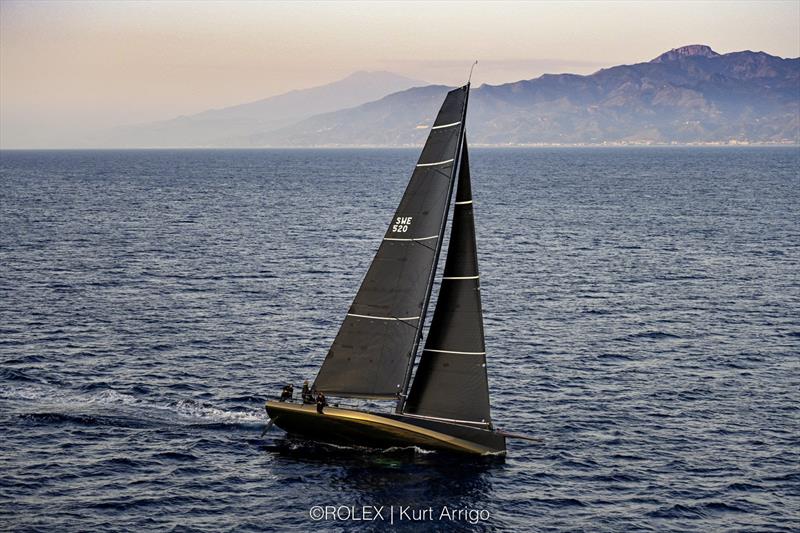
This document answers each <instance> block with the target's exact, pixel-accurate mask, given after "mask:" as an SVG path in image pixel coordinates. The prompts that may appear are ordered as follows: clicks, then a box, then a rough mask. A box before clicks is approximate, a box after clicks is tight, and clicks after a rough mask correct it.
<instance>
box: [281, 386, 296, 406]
mask: <svg viewBox="0 0 800 533" xmlns="http://www.w3.org/2000/svg"><path fill="white" fill-rule="evenodd" d="M293 395H294V387H293V386H292V384H291V383H290V384H288V385H286V386H285V387H284V388H283V392H282V393H281V401H282V402H285V401H286V400H291V399H292V396H293Z"/></svg>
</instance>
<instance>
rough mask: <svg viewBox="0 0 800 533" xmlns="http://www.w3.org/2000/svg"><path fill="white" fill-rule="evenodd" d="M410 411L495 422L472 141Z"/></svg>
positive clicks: (407, 410) (464, 156)
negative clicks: (471, 164) (474, 204)
mask: <svg viewBox="0 0 800 533" xmlns="http://www.w3.org/2000/svg"><path fill="white" fill-rule="evenodd" d="M404 413H407V414H413V415H422V416H428V417H434V418H442V419H448V420H458V421H462V422H474V423H480V424H485V425H487V426H491V418H490V414H489V384H488V380H487V378H486V345H485V343H484V335H483V312H482V309H481V293H480V277H479V274H478V253H477V246H476V244H475V220H474V215H473V209H472V187H471V184H470V173H469V157H468V154H467V144H466V140H465V141H464V145H463V149H462V155H461V165H460V168H459V176H458V191H457V192H456V202H455V208H454V212H453V227H452V229H451V233H450V245H449V247H448V250H447V260H446V262H445V267H444V275H443V276H442V285H441V288H440V289H439V299H438V301H437V302H436V310H435V311H434V313H433V320H432V321H431V325H430V328H429V331H428V337H427V339H426V341H425V348H424V350H423V352H422V356H421V358H420V363H419V367H418V368H417V372H416V374H415V376H414V383H413V384H412V386H411V392H410V394H409V397H408V401H407V402H406V405H405V408H404Z"/></svg>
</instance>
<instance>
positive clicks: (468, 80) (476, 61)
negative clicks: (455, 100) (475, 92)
mask: <svg viewBox="0 0 800 533" xmlns="http://www.w3.org/2000/svg"><path fill="white" fill-rule="evenodd" d="M477 64H478V60H477V59H476V60H475V62H474V63H473V64H472V66H471V67H469V78H467V84H469V83H470V82H471V81H472V69H474V68H475V65H477Z"/></svg>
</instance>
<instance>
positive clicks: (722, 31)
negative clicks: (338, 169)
mask: <svg viewBox="0 0 800 533" xmlns="http://www.w3.org/2000/svg"><path fill="white" fill-rule="evenodd" d="M695 43H703V44H708V45H710V46H711V47H712V48H714V49H715V50H716V51H717V52H720V53H726V52H732V51H738V50H746V49H750V50H763V51H765V52H768V53H770V54H774V55H779V56H782V57H797V56H799V55H800V0H788V1H757V2H749V1H735V2H729V1H716V2H695V1H688V2H677V1H669V2H666V1H665V2H652V1H651V2H645V1H641V2H632V1H631V2H622V1H620V2H601V1H593V2H530V3H521V2H509V3H504V2H489V3H483V2H442V3H434V2H430V1H426V2H421V3H412V2H402V3H396V2H385V3H379V2H373V3H357V2H325V3H317V2H308V3H296V2H293V3H282V2H265V3H257V2H219V3H217V2H208V1H207V2H199V1H198V2H123V1H111V2H65V1H64V2H46V1H38V2H34V1H27V2H17V1H10V0H0V146H2V147H19V146H46V145H54V146H55V145H59V146H60V145H64V144H65V139H70V138H77V137H81V136H84V135H86V134H88V133H90V132H91V131H94V130H97V129H101V128H107V127H112V126H115V125H119V124H126V123H136V122H146V121H151V120H158V119H166V118H171V117H174V116H176V115H180V114H190V113H194V112H198V111H202V110H205V109H209V108H215V107H224V106H227V105H233V104H238V103H243V102H247V101H252V100H257V99H259V98H264V97H266V96H271V95H275V94H279V93H282V92H286V91H288V90H291V89H297V88H304V87H311V86H314V85H320V84H324V83H327V82H330V81H334V80H336V79H339V78H342V77H344V76H346V75H348V74H350V73H351V72H354V71H356V70H389V71H393V72H397V73H399V74H405V75H408V76H411V77H414V78H419V79H423V80H427V81H430V82H440V83H447V84H457V83H462V82H463V81H464V78H465V77H466V75H467V72H468V69H469V65H470V63H471V61H472V60H473V59H478V60H480V64H479V66H478V68H477V70H476V72H475V75H474V77H473V83H474V84H475V85H480V84H481V83H493V84H498V83H503V82H508V81H515V80H519V79H529V78H534V77H537V76H539V75H541V74H543V73H545V72H551V73H558V72H574V73H581V74H584V73H591V72H594V71H595V70H597V69H599V68H601V67H605V66H612V65H616V64H620V63H636V62H640V61H647V60H649V59H652V58H653V57H655V56H657V55H658V54H660V53H661V52H664V51H666V50H669V49H671V48H675V47H678V46H682V45H686V44H695Z"/></svg>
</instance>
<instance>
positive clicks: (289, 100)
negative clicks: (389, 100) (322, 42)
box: [93, 72, 428, 147]
mask: <svg viewBox="0 0 800 533" xmlns="http://www.w3.org/2000/svg"><path fill="white" fill-rule="evenodd" d="M424 85H428V83H427V82H424V81H420V80H414V79H411V78H406V77H405V76H400V75H398V74H393V73H391V72H356V73H354V74H351V75H350V76H348V77H346V78H344V79H342V80H339V81H336V82H333V83H329V84H327V85H322V86H320V87H313V88H310V89H302V90H297V91H291V92H288V93H286V94H281V95H279V96H273V97H271V98H264V99H262V100H258V101H255V102H251V103H247V104H241V105H236V106H231V107H226V108H223V109H212V110H209V111H204V112H202V113H197V114H195V115H190V116H181V117H178V118H175V119H172V120H165V121H162V122H155V123H149V124H137V125H132V126H124V127H119V128H115V129H113V130H111V131H107V132H103V134H102V135H99V136H98V138H97V139H95V140H93V142H94V143H99V144H102V145H103V146H113V147H201V146H209V147H210V146H230V145H232V144H237V143H239V142H241V143H244V144H247V143H249V140H248V139H249V138H250V137H251V136H255V135H259V134H261V133H263V132H267V131H274V130H276V129H278V128H281V127H284V126H288V125H291V124H294V123H297V122H299V121H301V120H303V119H306V118H308V117H311V116H314V115H317V114H320V113H327V112H329V111H335V110H338V109H344V108H349V107H353V106H357V105H360V104H363V103H366V102H370V101H372V100H377V99H378V98H382V97H384V96H386V95H387V94H389V93H393V92H396V91H400V90H403V89H408V88H409V87H419V86H424Z"/></svg>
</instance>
